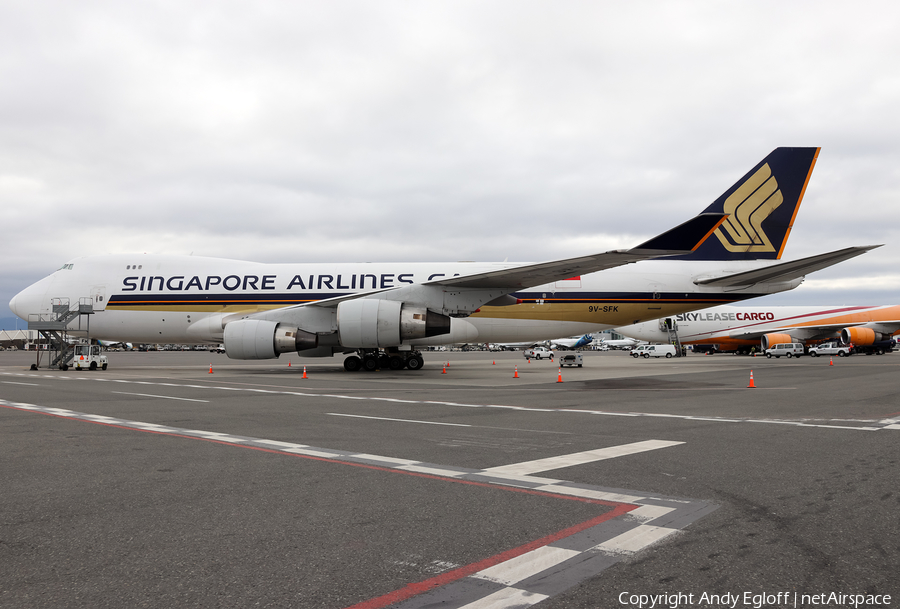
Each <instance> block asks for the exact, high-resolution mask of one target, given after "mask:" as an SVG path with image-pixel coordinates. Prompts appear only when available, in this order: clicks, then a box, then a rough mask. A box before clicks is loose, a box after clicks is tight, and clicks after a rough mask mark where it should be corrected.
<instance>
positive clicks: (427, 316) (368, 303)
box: [337, 298, 450, 349]
mask: <svg viewBox="0 0 900 609" xmlns="http://www.w3.org/2000/svg"><path fill="white" fill-rule="evenodd" d="M337 325H338V336H339V338H340V342H341V345H342V346H344V347H350V348H354V349H377V348H379V347H396V346H398V345H400V344H401V343H402V342H403V341H408V340H414V339H417V338H429V337H432V336H439V335H441V334H448V333H449V332H450V318H449V317H447V316H446V315H441V314H440V313H434V312H432V311H429V310H427V309H425V308H424V307H415V306H409V305H407V304H404V303H402V302H399V301H395V300H376V299H368V298H358V299H356V300H348V301H345V302H342V303H340V304H338V308H337Z"/></svg>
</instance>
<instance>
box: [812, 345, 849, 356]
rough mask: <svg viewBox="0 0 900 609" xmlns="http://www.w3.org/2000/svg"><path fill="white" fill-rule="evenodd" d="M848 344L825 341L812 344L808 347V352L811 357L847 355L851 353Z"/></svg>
mask: <svg viewBox="0 0 900 609" xmlns="http://www.w3.org/2000/svg"><path fill="white" fill-rule="evenodd" d="M851 352H852V351H851V348H850V345H842V344H841V343H839V342H827V343H819V344H818V345H813V346H812V347H810V348H809V354H810V355H811V356H812V357H818V356H820V355H837V356H838V357H847V356H848V355H850V353H851Z"/></svg>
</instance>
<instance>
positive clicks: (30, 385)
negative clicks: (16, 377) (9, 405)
mask: <svg viewBox="0 0 900 609" xmlns="http://www.w3.org/2000/svg"><path fill="white" fill-rule="evenodd" d="M0 383H3V384H4V385H27V386H28V387H40V385H39V384H38V383H17V382H15V381H0Z"/></svg>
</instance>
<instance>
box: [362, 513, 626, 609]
mask: <svg viewBox="0 0 900 609" xmlns="http://www.w3.org/2000/svg"><path fill="white" fill-rule="evenodd" d="M635 508H637V506H636V505H631V504H626V503H621V504H619V505H618V507H616V508H615V509H614V510H612V511H611V512H607V513H605V514H602V515H600V516H597V517H596V518H591V519H590V520H585V521H584V522H582V523H580V524H576V525H575V526H572V527H569V528H567V529H563V530H561V531H557V532H556V533H552V534H550V535H547V536H546V537H542V538H541V539H536V540H534V541H532V542H529V543H527V544H525V545H522V546H519V547H518V548H513V549H512V550H507V551H505V552H501V553H500V554H496V555H494V556H491V557H490V558H485V559H484V560H480V561H478V562H473V563H471V564H468V565H465V566H463V567H460V568H458V569H454V570H452V571H447V572H446V573H442V574H440V575H438V576H436V577H432V578H430V579H426V580H425V581H421V582H416V583H413V584H408V585H406V586H405V587H403V588H400V589H399V590H394V591H393V592H388V593H387V594H385V595H383V596H379V597H377V598H372V599H369V600H367V601H363V602H361V603H357V604H355V605H350V606H349V607H347V608H346V609H381V608H382V607H387V606H388V605H392V604H394V603H399V602H400V601H405V600H407V599H409V598H412V597H413V596H417V595H419V594H422V593H424V592H429V591H431V590H434V589H435V588H439V587H441V586H444V585H446V584H449V583H452V582H455V581H457V580H460V579H462V578H464V577H468V576H469V575H472V574H473V573H478V572H479V571H482V570H484V569H487V568H488V567H492V566H494V565H496V564H499V563H501V562H505V561H507V560H510V559H512V558H515V557H517V556H521V555H522V554H525V553H526V552H530V551H532V550H535V549H537V548H541V547H543V546H546V545H549V544H551V543H553V542H554V541H559V540H560V539H563V538H565V537H568V536H570V535H574V534H575V533H580V532H581V531H584V530H585V529H589V528H591V527H593V526H596V525H598V524H601V523H603V522H605V521H607V520H611V519H613V518H618V517H619V516H622V515H623V514H627V513H628V512H630V511H631V510H633V509H635Z"/></svg>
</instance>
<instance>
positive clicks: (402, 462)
mask: <svg viewBox="0 0 900 609" xmlns="http://www.w3.org/2000/svg"><path fill="white" fill-rule="evenodd" d="M348 456H349V457H350V458H353V459H366V460H368V461H381V462H382V463H393V464H395V465H416V464H418V463H421V461H414V460H412V459H398V458H397V457H382V456H381V455H367V454H366V453H354V454H352V455H348Z"/></svg>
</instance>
